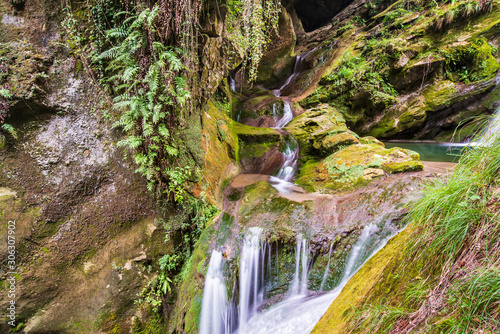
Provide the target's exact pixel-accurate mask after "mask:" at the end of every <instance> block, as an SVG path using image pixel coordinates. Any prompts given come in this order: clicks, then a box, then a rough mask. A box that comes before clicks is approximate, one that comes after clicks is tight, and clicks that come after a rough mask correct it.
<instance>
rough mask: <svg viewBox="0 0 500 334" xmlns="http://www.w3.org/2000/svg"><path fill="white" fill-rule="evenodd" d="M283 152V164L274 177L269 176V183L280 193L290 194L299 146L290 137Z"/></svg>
mask: <svg viewBox="0 0 500 334" xmlns="http://www.w3.org/2000/svg"><path fill="white" fill-rule="evenodd" d="M285 145H286V146H285V149H284V151H283V160H284V162H283V164H282V165H281V167H280V169H279V170H278V173H277V175H276V176H271V177H270V178H269V182H270V183H271V185H272V186H273V187H274V188H276V189H277V190H278V191H279V192H281V193H290V192H291V191H292V188H293V187H294V184H293V183H291V181H292V179H293V176H294V174H295V171H296V170H297V160H298V158H299V146H298V144H297V142H296V141H295V139H293V137H291V138H290V139H289V140H288V141H287V142H286V143H285Z"/></svg>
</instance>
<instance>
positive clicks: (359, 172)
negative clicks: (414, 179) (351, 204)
mask: <svg viewBox="0 0 500 334" xmlns="http://www.w3.org/2000/svg"><path fill="white" fill-rule="evenodd" d="M422 169H423V165H422V163H421V162H420V157H419V155H418V154H417V153H415V152H412V151H410V150H405V149H401V148H392V149H385V148H383V147H382V146H380V145H377V144H357V145H351V146H349V147H346V148H344V149H342V150H340V151H338V152H336V153H334V154H332V155H330V156H328V157H327V158H325V159H324V160H322V161H321V162H319V163H308V164H306V165H305V166H303V167H302V169H301V171H300V175H299V178H298V179H297V184H299V185H303V186H305V187H307V188H308V189H310V190H311V189H314V190H321V191H327V192H328V191H335V190H341V189H346V188H355V187H359V186H361V185H366V182H367V181H370V180H372V179H373V178H376V177H380V176H382V173H388V174H393V173H402V172H414V171H420V170H422Z"/></svg>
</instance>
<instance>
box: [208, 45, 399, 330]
mask: <svg viewBox="0 0 500 334" xmlns="http://www.w3.org/2000/svg"><path fill="white" fill-rule="evenodd" d="M310 52H312V51H310ZM310 52H307V53H304V54H302V55H298V56H297V58H296V61H295V66H294V71H293V73H292V74H291V76H290V77H289V78H288V79H287V80H286V81H285V83H284V84H283V85H282V86H281V87H280V88H279V89H277V90H274V91H273V94H274V95H275V96H277V97H279V98H280V99H282V100H283V104H284V108H283V109H284V110H283V115H282V116H281V118H280V117H278V116H277V115H275V124H274V126H273V128H274V129H277V130H278V131H280V132H281V133H282V134H283V135H284V136H283V137H284V138H285V143H284V148H283V149H282V151H281V153H280V154H283V159H282V161H283V163H282V164H281V166H280V167H279V169H278V170H277V172H276V173H275V174H274V175H269V179H268V182H269V183H270V184H271V185H272V186H273V187H274V188H276V189H277V190H278V191H279V192H280V193H282V194H290V193H292V192H294V191H296V190H297V188H298V187H297V186H296V185H294V184H293V178H294V175H295V173H296V171H297V160H298V158H299V147H298V144H297V142H296V141H295V139H294V138H293V136H291V135H290V134H288V133H286V132H285V131H283V130H282V129H283V128H284V127H285V126H286V125H287V124H288V123H289V122H290V121H291V120H292V119H293V117H294V113H293V109H292V104H291V101H289V100H288V99H287V97H286V96H282V93H283V92H285V91H287V90H288V89H289V85H290V84H291V83H292V82H293V81H294V80H296V78H297V76H299V75H300V73H301V72H302V71H303V69H302V63H303V61H304V58H305V57H307V55H308V54H309V53H310ZM230 84H231V88H232V89H233V90H235V89H236V86H235V83H234V80H232V79H230ZM275 109H276V108H275ZM275 109H274V110H275ZM238 119H239V117H238ZM299 189H300V188H299ZM397 232H398V229H397V228H395V227H394V226H392V225H391V221H390V220H388V221H383V220H382V221H379V222H378V223H377V224H375V223H371V224H369V225H366V226H365V227H364V228H363V229H362V231H361V233H360V235H359V237H357V240H356V241H355V242H354V244H353V246H352V247H351V249H350V250H349V251H348V255H347V257H346V260H345V263H344V266H343V269H342V268H339V269H340V270H341V276H340V279H339V280H338V283H337V284H336V286H335V287H333V289H331V290H330V291H323V288H324V286H325V282H326V280H327V278H328V276H329V274H330V258H331V256H332V246H333V242H332V243H330V245H327V246H326V247H327V248H326V249H328V247H329V249H330V251H329V253H328V265H327V266H326V268H325V271H324V274H321V279H322V282H321V288H320V289H319V291H317V292H316V291H312V290H310V289H309V274H310V270H311V267H312V264H313V261H314V259H313V253H312V248H311V245H310V240H308V239H307V237H306V236H305V235H300V234H298V235H297V239H296V245H295V247H296V248H295V270H294V274H293V279H292V280H291V281H290V283H289V285H288V291H285V293H284V295H283V296H282V298H281V300H280V301H278V302H276V303H275V302H272V301H270V299H268V298H270V297H269V296H268V295H267V293H268V292H269V291H267V286H268V284H267V282H266V279H269V280H273V279H274V278H273V277H272V275H269V273H273V272H276V273H277V272H278V271H279V270H280V269H279V264H278V262H279V261H278V256H277V254H276V255H275V254H274V252H271V248H272V247H271V245H270V244H268V243H267V241H265V238H264V237H263V236H264V235H265V233H264V231H263V229H262V228H260V227H251V228H249V229H248V230H247V231H246V232H245V234H244V239H243V242H242V244H241V246H240V247H241V249H240V257H239V273H238V274H239V275H238V279H237V280H236V281H235V283H234V284H235V285H234V286H227V285H226V284H227V283H226V282H228V281H229V280H228V279H227V278H226V277H225V276H224V268H225V267H226V268H227V267H228V265H229V264H227V263H226V259H225V258H224V256H223V253H222V252H221V251H219V250H218V249H217V247H216V249H214V250H213V251H212V254H211V258H210V263H209V268H208V272H207V275H206V279H205V288H204V294H203V302H202V311H201V321H200V333H201V334H209V333H210V334H231V333H234V334H250V333H256V334H257V333H258V334H262V333H274V334H276V333H280V334H286V333H310V332H311V330H312V329H313V328H314V326H315V325H316V323H317V322H318V321H319V319H320V318H321V317H322V316H323V314H324V313H325V312H326V310H327V309H328V307H329V305H330V304H331V303H332V302H333V301H334V300H335V298H336V297H337V296H338V295H339V294H340V292H341V291H342V289H343V287H344V286H345V285H346V284H347V282H348V281H349V279H350V278H351V277H352V276H353V275H354V274H355V273H356V272H357V270H358V269H359V268H361V267H362V266H363V264H364V263H365V262H366V261H367V260H368V259H369V258H370V257H371V256H372V255H373V254H375V253H376V252H377V251H378V250H379V249H381V248H382V247H383V246H384V245H385V244H386V243H387V241H388V240H389V239H390V238H391V237H393V236H394V235H396V234H397ZM219 246H221V245H219ZM271 253H273V254H271ZM276 253H277V250H276ZM273 259H274V261H273ZM273 263H274V265H275V266H276V267H275V268H273V267H272V264H273ZM230 291H233V293H232V295H233V297H232V298H231V299H229V298H228V292H230ZM273 304H274V305H273ZM269 305H271V306H269Z"/></svg>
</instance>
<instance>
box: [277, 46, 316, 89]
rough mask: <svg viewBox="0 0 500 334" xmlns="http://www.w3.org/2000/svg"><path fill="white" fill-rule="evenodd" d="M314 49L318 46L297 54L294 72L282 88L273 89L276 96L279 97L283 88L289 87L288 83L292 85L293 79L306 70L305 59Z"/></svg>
mask: <svg viewBox="0 0 500 334" xmlns="http://www.w3.org/2000/svg"><path fill="white" fill-rule="evenodd" d="M314 51H316V48H314V49H312V50H311V51H308V52H305V53H302V54H300V55H297V57H296V58H295V64H294V66H293V72H292V74H291V75H290V76H289V77H288V78H287V79H286V81H285V82H284V83H283V85H281V87H280V88H278V89H275V90H273V94H274V95H275V96H277V97H279V96H281V94H282V92H283V90H285V89H286V88H287V87H288V85H290V83H291V82H292V80H295V79H296V78H297V77H298V76H299V75H300V74H301V73H302V72H303V71H304V70H305V59H306V58H307V56H309V55H310V54H311V53H312V52H314Z"/></svg>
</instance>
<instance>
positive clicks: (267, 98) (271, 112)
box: [233, 94, 284, 121]
mask: <svg viewBox="0 0 500 334" xmlns="http://www.w3.org/2000/svg"><path fill="white" fill-rule="evenodd" d="M283 108H284V103H283V100H282V99H280V98H278V97H276V96H274V95H270V94H264V95H259V96H256V97H250V98H244V97H241V96H240V97H239V98H238V99H235V102H234V106H233V119H236V120H238V121H243V120H245V119H257V118H259V117H262V116H281V115H283Z"/></svg>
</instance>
